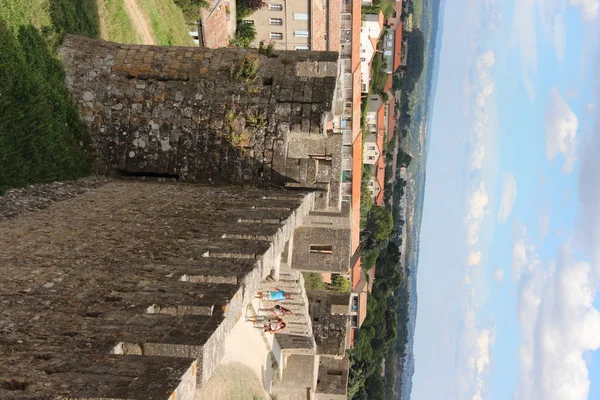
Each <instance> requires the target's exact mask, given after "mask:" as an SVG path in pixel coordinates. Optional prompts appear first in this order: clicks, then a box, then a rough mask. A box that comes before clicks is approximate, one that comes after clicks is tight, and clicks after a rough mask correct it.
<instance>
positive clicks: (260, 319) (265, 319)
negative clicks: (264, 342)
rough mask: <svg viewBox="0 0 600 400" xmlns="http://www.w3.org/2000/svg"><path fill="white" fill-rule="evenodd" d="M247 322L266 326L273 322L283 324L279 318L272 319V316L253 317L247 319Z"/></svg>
mask: <svg viewBox="0 0 600 400" xmlns="http://www.w3.org/2000/svg"><path fill="white" fill-rule="evenodd" d="M246 321H248V322H253V323H255V324H256V323H260V324H263V325H264V324H268V323H271V322H282V321H283V320H282V319H281V318H279V317H272V316H270V315H253V316H251V317H246ZM261 326H262V325H261Z"/></svg>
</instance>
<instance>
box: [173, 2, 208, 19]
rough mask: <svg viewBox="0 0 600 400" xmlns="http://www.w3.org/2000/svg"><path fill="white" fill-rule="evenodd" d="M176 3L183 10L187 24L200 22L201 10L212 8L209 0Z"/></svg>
mask: <svg viewBox="0 0 600 400" xmlns="http://www.w3.org/2000/svg"><path fill="white" fill-rule="evenodd" d="M174 2H175V4H176V5H177V6H178V7H179V8H181V11H182V12H183V16H184V17H185V20H186V21H187V22H196V21H198V20H199V19H200V10H201V9H203V8H205V9H208V8H209V7H210V3H209V2H208V1H207V0H174Z"/></svg>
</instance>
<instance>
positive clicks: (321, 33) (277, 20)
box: [243, 0, 340, 51]
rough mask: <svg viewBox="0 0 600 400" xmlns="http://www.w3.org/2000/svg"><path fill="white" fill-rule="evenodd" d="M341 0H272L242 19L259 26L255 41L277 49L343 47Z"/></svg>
mask: <svg viewBox="0 0 600 400" xmlns="http://www.w3.org/2000/svg"><path fill="white" fill-rule="evenodd" d="M339 21H340V0H334V1H329V2H327V1H325V0H269V1H268V2H267V6H266V7H264V8H262V9H260V10H258V11H255V12H254V13H252V14H251V15H249V16H248V17H247V18H246V19H244V20H243V22H245V23H247V24H252V25H254V27H255V28H256V41H255V43H253V47H258V45H259V43H260V42H265V43H272V44H273V45H274V48H275V49H276V50H331V51H339V48H340V33H339V31H340V27H339V26H340V23H339Z"/></svg>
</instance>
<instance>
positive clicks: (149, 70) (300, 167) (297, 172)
mask: <svg viewBox="0 0 600 400" xmlns="http://www.w3.org/2000/svg"><path fill="white" fill-rule="evenodd" d="M60 53H61V57H62V60H63V63H64V65H65V69H66V71H67V85H68V87H69V89H70V90H71V93H72V95H73V99H74V101H75V103H76V104H77V105H78V107H79V109H80V111H81V114H82V116H83V118H84V119H85V121H86V122H87V123H88V124H89V126H90V128H91V133H92V153H93V158H94V160H95V171H96V172H98V173H100V174H108V175H115V174H116V175H119V174H124V175H146V176H148V175H154V176H163V177H165V176H168V177H172V178H176V179H178V180H179V181H185V182H230V183H241V182H244V183H254V184H269V185H271V184H276V185H288V186H293V187H303V188H306V187H310V188H315V189H319V190H320V191H322V193H321V194H322V196H319V198H320V199H321V201H320V203H319V205H320V207H321V208H327V207H333V208H336V209H339V208H340V204H341V194H340V193H341V191H340V184H341V183H340V182H341V144H342V137H341V135H339V134H334V133H333V131H332V130H330V129H328V126H329V124H328V123H329V122H331V120H332V108H333V102H334V98H333V95H334V92H335V88H336V81H337V80H336V78H337V75H338V63H337V59H338V55H337V53H333V52H312V51H305V52H295V51H285V52H275V53H273V54H270V55H269V56H267V55H261V54H259V52H258V50H256V49H247V50H243V49H215V50H211V49H206V48H197V47H189V48H188V47H160V46H137V45H125V44H116V43H110V42H105V41H101V40H95V39H89V38H83V37H77V36H68V37H67V38H66V40H65V42H64V45H63V46H62V47H61V49H60ZM302 149H307V150H306V151H303V150H302Z"/></svg>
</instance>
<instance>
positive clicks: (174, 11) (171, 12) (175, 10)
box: [138, 0, 193, 46]
mask: <svg viewBox="0 0 600 400" xmlns="http://www.w3.org/2000/svg"><path fill="white" fill-rule="evenodd" d="M138 4H139V5H140V7H141V8H142V9H143V10H144V12H145V13H146V15H148V19H149V20H150V24H151V26H152V33H153V36H154V39H155V40H156V43H157V44H159V45H163V46H192V45H193V41H192V38H191V36H190V35H189V34H188V26H187V23H186V20H185V17H184V16H183V12H182V11H181V9H180V8H179V7H177V5H176V4H175V3H174V2H173V0H138Z"/></svg>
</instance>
